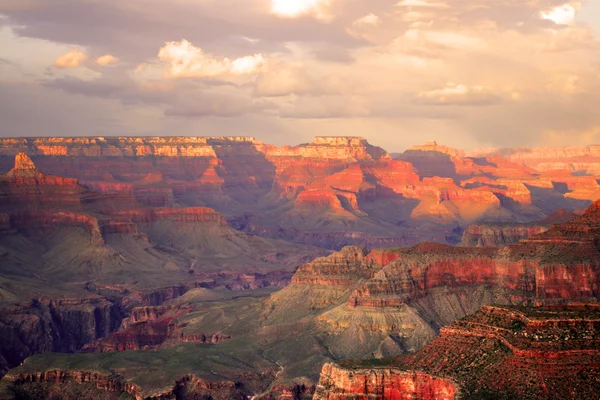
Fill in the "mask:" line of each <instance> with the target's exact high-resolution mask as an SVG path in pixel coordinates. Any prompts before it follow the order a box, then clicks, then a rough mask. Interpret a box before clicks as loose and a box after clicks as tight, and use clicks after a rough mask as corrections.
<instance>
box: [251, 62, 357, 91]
mask: <svg viewBox="0 0 600 400" xmlns="http://www.w3.org/2000/svg"><path fill="white" fill-rule="evenodd" d="M348 91H349V87H348V84H347V83H346V82H344V80H343V79H341V78H339V77H337V76H335V75H329V76H325V77H320V78H314V77H312V76H311V75H309V73H308V72H307V71H306V69H305V68H302V67H298V66H287V65H279V66H278V67H277V68H271V69H270V70H269V71H267V72H265V73H263V74H261V75H259V76H258V78H257V79H256V81H255V84H254V95H255V96H258V97H283V96H288V95H292V94H294V95H299V96H302V95H309V94H311V95H328V94H342V93H345V92H348Z"/></svg>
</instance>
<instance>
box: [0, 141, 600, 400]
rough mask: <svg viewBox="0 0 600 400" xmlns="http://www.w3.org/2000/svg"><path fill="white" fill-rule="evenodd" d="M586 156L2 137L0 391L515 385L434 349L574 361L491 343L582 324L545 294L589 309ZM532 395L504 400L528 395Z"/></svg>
mask: <svg viewBox="0 0 600 400" xmlns="http://www.w3.org/2000/svg"><path fill="white" fill-rule="evenodd" d="M598 162H600V154H598V153H597V152H596V151H595V147H592V146H590V147H586V148H568V149H531V150H523V149H516V150H501V151H500V150H496V151H492V150H478V151H471V152H466V151H462V150H458V149H452V148H450V147H446V146H441V145H438V144H437V143H435V142H430V143H427V144H425V145H422V146H415V147H413V148H411V149H408V150H407V151H405V152H404V153H401V154H388V153H387V152H386V151H385V150H383V149H381V148H379V147H377V146H373V145H371V144H369V143H368V142H367V140H366V139H364V138H358V137H316V138H315V139H314V140H313V141H312V142H311V143H307V144H302V145H298V146H281V147H277V146H273V145H268V144H264V143H262V142H260V141H258V140H256V139H254V138H250V137H163V138H152V137H107V138H102V137H89V138H77V137H74V138H4V139H0V169H2V170H5V171H8V172H7V173H5V174H3V175H0V338H1V339H0V376H2V375H4V374H6V377H5V378H4V379H2V381H0V398H4V397H3V396H5V397H7V396H8V397H7V398H12V397H10V396H13V397H14V396H15V395H16V394H19V393H20V394H22V395H27V394H28V393H29V394H31V393H45V394H46V395H48V396H50V395H52V396H59V398H60V396H62V395H64V396H67V397H68V396H71V397H78V396H79V397H82V398H86V396H88V398H89V397H90V396H91V397H94V398H107V399H109V398H110V399H116V398H135V399H138V398H155V399H158V398H182V399H184V398H190V399H192V398H204V397H202V396H205V397H206V396H211V397H212V398H224V399H225V398H240V399H246V398H265V399H267V398H294V399H296V398H308V397H310V396H312V395H313V394H314V396H315V398H318V399H321V398H329V399H344V398H365V399H366V398H382V399H384V398H398V399H403V398H422V399H433V398H448V399H452V398H455V397H456V398H458V397H457V396H463V395H465V394H466V395H467V396H471V395H473V396H476V395H477V393H479V392H480V391H483V392H485V391H492V392H494V393H496V392H498V393H504V392H502V391H503V390H504V391H506V393H509V394H511V393H513V392H514V391H515V390H517V389H518V388H516V387H513V386H511V385H510V384H509V383H506V384H505V383H502V387H500V386H493V385H492V386H490V385H491V384H490V383H489V382H490V378H489V377H488V376H481V377H477V376H475V378H473V379H472V380H465V378H464V376H462V375H460V374H459V375H457V374H455V373H454V372H453V369H452V368H454V367H456V368H457V369H456V371H461V368H463V367H461V366H460V365H459V364H453V365H454V366H453V367H452V368H450V367H448V368H445V369H444V368H443V367H442V366H441V365H442V364H444V363H439V362H438V361H437V360H439V357H438V356H436V351H438V352H440V353H439V354H446V353H443V351H442V347H443V346H442V345H438V344H439V343H451V340H450V339H449V338H454V337H459V338H460V337H466V336H468V335H467V333H468V332H471V333H473V335H474V336H473V337H477V338H481V337H482V336H481V335H484V336H485V335H487V336H485V337H486V338H488V339H486V340H487V341H486V342H485V343H483V344H482V343H480V342H479V341H475V342H473V343H471V346H472V349H470V350H472V351H473V360H476V359H477V360H478V358H477V357H483V358H486V357H488V358H489V359H494V357H492V356H491V355H489V356H488V355H486V354H488V353H487V352H488V350H489V349H488V347H486V346H487V343H488V342H490V343H491V342H492V340H495V341H496V342H494V343H499V344H493V346H492V348H493V349H496V348H498V347H501V348H502V349H503V351H505V349H508V350H506V351H509V352H512V353H514V354H517V355H518V357H525V358H524V359H518V360H517V361H515V360H516V359H514V358H510V360H512V361H510V363H512V364H511V365H516V364H518V363H523V364H522V365H533V364H535V365H545V364H544V363H547V362H548V359H555V358H558V359H563V358H565V360H567V361H565V362H566V363H570V364H569V365H571V364H573V365H579V364H578V358H577V357H579V355H578V356H577V357H575V356H573V357H574V358H573V357H572V358H570V359H569V358H568V357H571V356H568V354H571V353H560V354H559V355H557V356H555V355H553V354H554V353H552V351H553V350H552V349H551V347H552V346H551V344H548V346H547V347H543V346H545V345H540V346H542V347H543V349H542V350H540V352H541V353H539V354H543V356H540V355H539V354H538V353H536V354H537V355H531V354H529V355H524V353H523V351H524V350H523V349H525V348H527V347H531V346H535V345H536V344H535V343H534V344H532V343H529V342H527V340H528V337H527V336H522V335H521V334H519V336H518V338H517V339H518V340H517V339H515V338H513V337H508V336H507V337H504V336H502V335H498V334H497V332H498V329H500V328H501V329H506V326H505V325H506V324H508V326H509V327H511V326H513V325H514V326H517V325H518V326H519V327H521V325H525V326H526V327H525V328H523V332H527V334H528V335H530V334H531V335H538V336H540V335H542V336H540V337H543V338H546V339H547V340H548V342H549V343H550V342H551V340H550V339H549V337H550V336H547V335H546V333H545V332H546V331H545V329H549V330H548V331H552V334H554V333H556V334H557V335H559V337H560V340H559V342H560V343H563V342H565V341H566V339H564V335H563V334H562V333H561V332H562V331H561V332H559V331H556V332H555V330H553V329H554V328H552V329H550V328H548V327H547V324H550V323H549V322H548V323H546V322H544V321H548V320H552V318H554V314H552V313H557V314H559V315H571V316H572V318H571V317H569V318H571V319H573V321H580V319H581V315H582V314H581V313H585V312H584V311H582V310H580V309H577V310H571V309H570V308H568V307H576V306H574V305H573V304H571V305H567V306H565V307H567V308H566V309H565V310H562V309H561V308H560V307H561V304H563V303H564V302H568V303H569V304H570V303H572V302H574V301H577V302H580V303H581V304H583V305H582V306H581V307H582V308H583V309H584V310H587V308H586V307H591V308H592V311H590V312H591V313H593V312H595V311H594V310H595V308H594V306H593V304H594V301H595V299H597V297H598V292H599V290H600V289H599V288H600V274H599V273H598V260H600V254H599V252H600V248H599V247H598V243H599V240H600V236H599V235H600V202H598V201H597V200H598V199H599V198H600V185H599V184H598V181H599V176H598V174H599V173H600V171H598V170H597V168H596V167H595V163H598ZM455 245H457V246H455ZM552 307H554V308H552ZM506 310H508V311H506ZM505 314H506V315H509V316H508V317H506V316H504V315H505ZM489 315H494V316H496V315H501V317H494V318H491V317H489ZM515 315H516V317H515ZM586 315H587V314H586ZM463 318H466V319H463ZM469 318H474V319H473V320H471V319H469ZM502 318H505V319H506V318H508V319H510V322H507V323H505V322H500V320H501V319H502ZM536 318H537V319H536ZM515 320H518V321H520V322H515ZM456 321H459V322H456ZM469 321H475V322H469ZM482 321H485V322H482ZM532 321H533V322H532ZM536 321H542V322H536ZM561 321H562V320H561ZM479 324H481V326H483V325H486V324H487V325H486V326H487V328H481V329H482V330H484V331H485V332H487V333H482V334H481V335H480V336H477V335H475V333H477V334H479V333H480V331H479V330H478V329H479V328H478V327H479V326H480V325H479ZM494 324H504V325H502V326H501V327H498V326H497V325H494ZM544 324H546V325H544ZM557 324H558V325H559V326H560V327H562V326H563V325H564V324H563V323H562V322H560V323H557ZM565 324H566V323H565ZM569 324H570V325H569ZM581 324H583V322H581V323H580V322H569V323H568V324H567V325H569V326H575V327H579V325H581ZM530 325H531V326H532V327H533V326H539V327H540V328H539V331H535V329H534V328H531V329H530V328H529V326H530ZM584 325H585V324H584ZM592 325H593V324H592ZM521 328H522V327H521ZM536 329H537V328H536ZM557 329H558V328H557ZM561 329H562V328H561ZM577 329H579V328H577ZM582 329H583V328H582ZM586 329H587V328H586ZM593 329H595V328H590V329H588V331H586V332H587V333H586V335H587V334H590V335H592V336H593V335H594V333H593ZM509 330H510V329H509ZM457 332H459V333H457ZM478 332H479V333H478ZM489 332H493V333H494V335H496V336H493V335H492V334H491V333H489ZM544 335H546V336H544ZM561 335H562V336H561ZM586 337H587V336H586ZM546 339H544V340H546ZM444 340H445V342H444ZM452 340H453V339H452ZM461 340H463V339H460V340H459V342H460V341H461ZM457 343H458V342H457ZM571 344H572V345H573V346H574V347H573V348H572V349H571V348H570V349H568V351H580V350H581V349H580V347H581V346H583V344H582V343H579V344H578V343H576V342H570V343H568V345H571ZM436 346H438V347H436ZM445 346H448V348H449V349H450V350H452V351H454V350H455V349H456V348H459V347H458V345H457V344H445ZM478 346H479V347H478ZM511 346H512V347H511ZM561 346H562V344H561ZM577 346H580V347H577ZM428 349H437V350H428ZM450 350H448V351H450ZM589 350H590V349H587V348H586V349H583V350H581V351H583V353H581V354H588V353H587V352H588V351H589ZM592 350H593V349H592ZM444 351H446V350H444ZM494 351H495V350H494ZM561 351H562V350H561ZM565 351H566V350H565ZM407 352H411V353H412V352H416V353H414V354H409V355H405V356H401V358H398V359H396V358H395V357H397V356H398V355H399V354H404V353H407ZM67 353H69V354H67ZM461 354H465V351H462V353H461ZM490 354H492V353H490ZM493 354H494V355H495V354H496V353H493ZM574 354H575V353H574ZM576 354H580V353H576ZM590 354H591V353H590ZM390 357H392V358H394V361H393V362H391V363H389V362H388V361H389V360H390ZM411 357H412V358H411ZM419 357H421V358H419ZM453 357H454V358H460V357H462V355H454V354H453V353H451V352H450V353H448V354H447V356H446V358H448V359H452V358H453ZM469 357H470V356H469ZM531 357H533V358H535V362H533V361H531V360H530V359H529V358H531ZM536 357H537V358H536ZM382 358H383V361H381V360H382ZM25 359H26V360H25ZM344 359H363V360H364V361H362V362H364V363H365V365H366V367H365V368H363V367H362V366H360V367H356V365H358V364H356V363H357V362H354V361H342V360H344ZM24 360H25V361H24ZM401 360H402V361H401ZM581 360H582V362H581V365H582V366H585V368H588V367H589V369H590V370H591V371H595V370H594V369H593V368H595V367H594V366H593V365H592V364H589V365H588V364H586V362H587V361H586V360H587V359H586V358H585V357H583V358H581ZM23 361H24V362H23ZM503 362H504V361H503ZM506 362H508V361H506ZM21 363H23V364H22V365H20V364H21ZM386 363H387V364H386ZM528 363H529V364H528ZM532 363H533V364H532ZM434 364H435V365H438V364H440V366H439V368H433V367H431V365H434ZM361 365H362V364H361ZM444 365H445V364H444ZM519 365H521V364H519ZM464 368H468V366H465V367H464ZM490 368H491V367H490ZM494 368H495V367H494ZM498 368H500V367H498ZM528 368H529V367H527V368H525V367H523V370H524V371H525V370H527V369H528ZM540 368H541V369H540V371H546V370H547V369H544V368H550V367H545V366H544V367H540ZM582 368H583V367H581V366H577V367H573V368H572V369H570V370H569V371H575V372H573V374H579V373H580V372H581V371H583V369H582ZM530 369H531V370H533V369H535V368H534V366H532V367H531V368H530ZM321 372H322V374H321V375H320V373H321ZM539 373H540V374H543V373H545V372H539ZM593 373H595V372H593ZM523 374H525V372H523ZM569 374H571V372H569ZM524 376H525V375H523V378H522V380H523V382H525V379H526V378H525V377H524ZM574 376H575V375H568V382H570V383H569V385H570V386H569V387H572V388H575V389H576V390H583V389H581V388H584V387H585V386H584V385H583V384H582V383H581V382H579V381H578V380H577V378H576V377H574ZM590 376H591V375H590ZM519 379H521V378H519ZM545 379H546V378H545V377H544V381H545ZM548 379H550V378H548ZM535 385H538V386H535ZM535 385H534V386H527V393H524V392H519V395H520V396H524V395H525V394H527V395H529V394H532V393H533V394H532V395H531V396H532V398H545V397H544V396H545V394H544V393H546V392H544V390H545V389H543V387H542V386H540V385H541V384H537V383H536V384H535ZM540 387H542V389H540ZM575 389H574V390H575ZM63 390H64V391H65V392H64V393H63ZM483 392H481V393H483ZM65 393H66V394H65ZM481 393H480V394H481ZM486 393H487V392H486ZM513 394H514V393H513ZM120 396H125V397H120ZM127 396H128V397H127ZM352 396H354V397H352ZM361 396H362V397H361ZM440 396H441V397H440ZM507 396H508V394H507ZM536 396H537V397H536ZM561 396H563V394H561ZM564 396H566V395H564ZM65 398H66V397H65ZM473 398H477V397H473ZM523 398H526V397H523ZM564 398H567V397H564Z"/></svg>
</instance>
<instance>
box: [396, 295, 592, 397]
mask: <svg viewBox="0 0 600 400" xmlns="http://www.w3.org/2000/svg"><path fill="white" fill-rule="evenodd" d="M599 316H600V314H599V313H598V307H597V305H595V304H574V305H557V306H548V307H541V308H530V307H527V308H506V307H484V308H483V309H482V310H481V311H479V312H478V313H476V314H474V315H472V316H470V317H467V318H465V319H464V320H461V321H458V322H456V323H455V324H452V325H450V326H449V327H446V328H443V329H442V330H441V332H440V337H439V338H437V339H435V340H434V341H433V342H432V343H431V344H430V345H428V346H427V347H426V348H425V349H423V350H422V351H420V352H418V353H416V354H415V355H410V356H406V357H401V358H399V359H398V360H397V362H398V363H399V364H402V366H403V367H404V368H411V369H416V370H421V371H426V372H428V373H432V374H442V375H444V376H450V377H452V378H453V379H455V380H456V381H457V382H458V383H459V384H460V385H461V387H462V388H464V391H465V395H467V398H470V397H468V396H475V395H476V394H478V393H479V394H480V395H483V394H487V395H488V396H489V395H492V394H494V395H495V396H497V398H535V399H572V398H586V397H587V396H588V395H589V394H590V393H596V392H597V390H598V382H599V380H598V377H599V376H600V364H599V363H598V361H597V357H598V355H600V347H599V346H598V343H599V341H598V335H599V332H598V327H600V320H598V317H599Z"/></svg>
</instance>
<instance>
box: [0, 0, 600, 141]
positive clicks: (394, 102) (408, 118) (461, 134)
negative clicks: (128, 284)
mask: <svg viewBox="0 0 600 400" xmlns="http://www.w3.org/2000/svg"><path fill="white" fill-rule="evenodd" d="M0 104H1V105H2V106H1V107H0V121H2V124H1V128H0V136H4V137H7V136H83V135H86V136H87V135H94V136H113V135H136V136H137V135H153V136H157V135H177V136H179V135H182V136H220V135H236V136H254V137H256V138H257V139H259V140H262V141H264V142H267V143H273V144H278V145H281V144H298V143H304V142H308V141H310V140H311V139H312V137H314V136H318V135H335V136H346V135H351V136H363V137H366V138H368V140H369V141H370V142H371V143H374V144H377V145H380V146H383V147H384V148H386V149H387V150H388V151H400V150H402V149H404V148H407V147H409V146H411V145H415V144H420V143H424V142H426V141H429V140H436V141H438V142H439V143H443V144H446V145H449V146H452V147H457V148H467V149H470V148H488V147H520V146H564V145H586V144H600V109H599V105H600V0H587V1H586V0H582V1H578V2H564V1H563V0H544V1H540V0H128V1H122V0H52V1H48V0H0Z"/></svg>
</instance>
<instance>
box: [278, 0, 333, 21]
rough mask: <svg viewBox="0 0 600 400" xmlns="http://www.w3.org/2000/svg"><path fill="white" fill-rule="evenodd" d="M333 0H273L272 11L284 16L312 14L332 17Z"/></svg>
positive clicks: (292, 16)
mask: <svg viewBox="0 0 600 400" xmlns="http://www.w3.org/2000/svg"><path fill="white" fill-rule="evenodd" d="M331 2H332V0H272V2H271V12H272V13H273V14H275V15H277V16H279V17H283V18H297V17H301V16H304V15H312V16H314V17H315V18H317V19H322V20H328V19H331V18H332V16H331V13H330V8H331Z"/></svg>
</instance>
